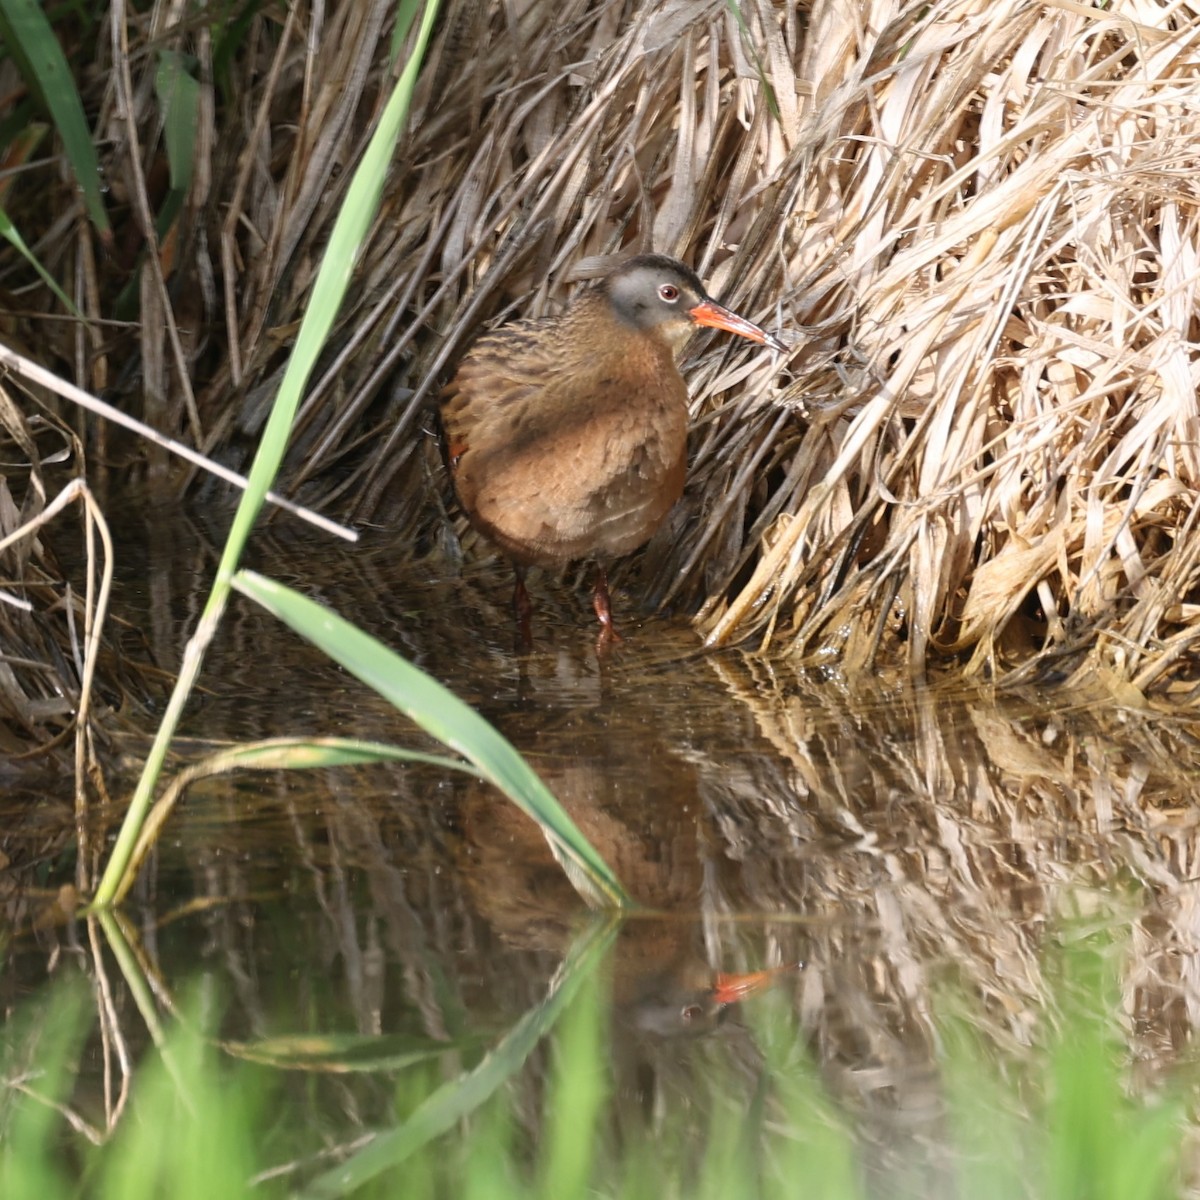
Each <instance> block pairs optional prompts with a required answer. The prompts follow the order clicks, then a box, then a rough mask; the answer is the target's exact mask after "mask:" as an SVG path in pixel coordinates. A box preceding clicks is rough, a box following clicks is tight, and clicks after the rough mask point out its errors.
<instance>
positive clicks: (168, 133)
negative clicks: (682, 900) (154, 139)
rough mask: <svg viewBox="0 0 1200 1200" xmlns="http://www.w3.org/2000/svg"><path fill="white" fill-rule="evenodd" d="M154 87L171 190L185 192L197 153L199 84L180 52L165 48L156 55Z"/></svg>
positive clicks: (190, 180) (187, 189) (190, 178)
mask: <svg viewBox="0 0 1200 1200" xmlns="http://www.w3.org/2000/svg"><path fill="white" fill-rule="evenodd" d="M154 90H155V92H156V93H157V95H158V103H159V105H160V106H161V108H162V118H163V142H164V143H165V145H166V148H167V165H168V167H169V169H170V172H171V190H172V191H173V192H180V193H183V194H185V195H186V194H187V192H188V191H189V190H190V188H191V186H192V174H193V168H194V164H195V157H196V125H197V122H198V121H199V113H200V84H199V82H198V81H197V80H196V79H195V77H194V76H192V75H191V74H190V73H189V72H188V70H187V68H186V66H185V64H184V58H183V55H182V54H180V53H179V52H178V51H175V50H164V51H162V52H161V53H160V54H159V56H158V70H157V71H156V72H155V73H154Z"/></svg>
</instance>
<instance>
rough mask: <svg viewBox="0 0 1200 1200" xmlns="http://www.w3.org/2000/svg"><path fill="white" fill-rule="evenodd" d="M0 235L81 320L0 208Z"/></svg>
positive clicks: (51, 276) (81, 315) (79, 313)
mask: <svg viewBox="0 0 1200 1200" xmlns="http://www.w3.org/2000/svg"><path fill="white" fill-rule="evenodd" d="M0 237H3V238H5V239H7V240H8V241H9V242H11V243H12V245H13V246H15V247H16V249H17V251H18V252H19V253H20V255H21V257H22V258H24V259H25V261H26V262H27V263H28V264H29V265H30V266H31V267H32V268H33V269H34V270H35V271H36V272H37V273H38V274H39V275H40V276H41V277H42V282H43V283H44V284H45V285H46V286H47V287H48V288H49V289H50V290H51V291H52V292H53V293H54V294H55V295H56V296H57V297H58V298H59V300H60V301H61V303H62V306H63V307H64V308H65V309H66V310H67V312H69V313H70V314H71V316H73V317H78V318H79V320H81V321H82V320H83V319H84V318H83V314H82V313H81V312H80V311H79V309H77V308H76V307H75V305H74V304H72V303H71V298H70V297H69V296H68V295H67V293H66V292H64V291H63V290H62V288H60V287H59V286H58V281H57V280H56V279H55V278H54V276H53V275H51V274H50V272H49V271H47V270H46V268H45V267H43V266H42V264H41V263H40V262H38V260H37V257H36V256H35V255H34V253H33V251H32V250H30V249H29V247H28V246H27V245H26V244H25V239H24V238H23V237H22V236H21V233H20V230H18V229H17V227H16V226H15V225H14V224H13V223H12V221H10V220H9V219H8V213H6V212H5V211H4V210H3V209H2V208H0Z"/></svg>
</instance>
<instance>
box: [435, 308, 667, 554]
mask: <svg viewBox="0 0 1200 1200" xmlns="http://www.w3.org/2000/svg"><path fill="white" fill-rule="evenodd" d="M568 317H569V314H568ZM614 324H615V323H613V322H607V323H606V322H604V321H603V320H602V319H601V320H599V321H597V320H596V319H595V318H594V317H593V318H592V319H591V320H590V322H589V323H587V324H584V322H583V321H581V320H578V319H577V320H576V321H574V322H572V321H571V320H569V319H568V318H559V319H557V320H555V321H546V322H541V323H536V322H519V323H517V324H515V325H513V326H509V327H507V328H505V329H501V330H500V331H498V332H496V333H492V334H488V335H486V336H485V337H484V338H482V339H481V340H480V341H479V342H478V343H477V344H476V345H475V347H474V348H473V349H472V350H471V351H470V352H469V353H468V355H467V356H466V358H465V359H464V360H463V362H462V364H461V366H460V367H459V369H458V371H457V373H456V374H455V376H454V379H453V380H452V381H451V383H450V384H449V385H448V386H447V388H446V389H445V392H444V393H443V397H442V425H443V429H444V432H445V436H446V446H447V454H448V458H449V461H450V469H451V475H452V477H453V479H454V485H455V490H456V491H457V493H458V497H459V500H460V502H461V504H462V506H463V508H464V509H465V510H466V512H467V515H468V516H469V517H470V518H471V520H472V522H473V523H474V524H475V525H476V526H477V527H478V528H479V529H480V530H482V532H483V533H485V534H486V535H487V536H488V537H489V538H491V539H492V540H493V541H494V542H495V543H496V544H497V545H498V546H500V547H501V549H503V550H505V551H506V552H507V553H508V554H510V555H511V556H512V557H514V558H515V559H517V560H518V561H521V562H530V563H554V562H560V561H566V560H569V559H574V558H592V557H595V558H608V557H610V556H615V555H620V554H625V553H628V552H629V551H630V550H633V549H636V548H637V547H638V546H640V545H642V544H643V543H644V542H645V541H647V540H648V539H649V537H650V536H651V534H653V532H654V530H655V529H656V528H657V527H658V526H659V524H661V522H662V520H663V518H664V517H665V516H666V514H667V512H668V511H669V510H670V508H671V506H672V505H673V504H674V503H675V501H676V500H678V499H679V496H680V495H681V493H682V491H683V482H684V475H685V472H686V465H687V464H686V459H687V390H686V388H685V387H684V383H683V380H682V378H681V377H680V375H679V372H678V370H677V369H676V367H675V363H674V359H673V357H672V355H671V352H670V349H669V348H668V347H667V346H665V345H664V344H662V343H661V342H660V341H658V340H657V339H655V338H653V337H651V336H648V335H646V334H643V333H640V332H637V331H634V330H629V329H625V328H624V327H620V326H618V327H616V328H613V327H612V326H613V325H614ZM597 325H599V326H600V327H599V328H597Z"/></svg>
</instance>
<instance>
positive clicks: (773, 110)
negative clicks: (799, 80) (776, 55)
mask: <svg viewBox="0 0 1200 1200" xmlns="http://www.w3.org/2000/svg"><path fill="white" fill-rule="evenodd" d="M725 4H726V6H727V7H728V9H729V11H730V12H731V13H732V14H733V19H734V20H735V21H736V22H737V27H738V31H739V32H740V33H741V35H742V45H743V46H745V48H746V52H747V53H748V54H749V55H750V57H751V58H752V59H753V60H754V69H755V70H756V71H757V72H758V82H759V83H761V84H762V89H763V96H764V97H765V99H766V101H767V111H768V112H769V113H770V114H771V116H773V117H774V118H775V120H776V121H778V120H781V114H780V112H779V101H778V99H777V98H776V96H775V89H774V88H773V87H772V86H771V81H770V79H768V78H767V69H766V67H764V66H763V61H762V57H761V56H760V55H759V53H758V49H757V47H756V46H755V45H754V39H753V38H751V36H750V26H749V25H747V24H746V17H745V14H744V13H743V12H742V6H741V5H740V4H738V2H737V0H725Z"/></svg>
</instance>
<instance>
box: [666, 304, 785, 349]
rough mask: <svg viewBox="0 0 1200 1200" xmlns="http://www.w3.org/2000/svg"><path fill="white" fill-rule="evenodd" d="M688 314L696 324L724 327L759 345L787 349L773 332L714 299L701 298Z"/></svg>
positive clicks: (717, 327) (714, 327)
mask: <svg viewBox="0 0 1200 1200" xmlns="http://www.w3.org/2000/svg"><path fill="white" fill-rule="evenodd" d="M688 316H690V317H691V318H692V320H693V321H695V322H696V324H697V325H706V326H709V327H710V328H712V329H724V330H726V331H727V332H728V333H736V334H737V335H738V336H739V337H744V338H749V339H750V341H752V342H758V344H759V345H760V346H770V348H771V349H772V350H786V349H787V347H786V346H785V345H784V344H783V343H782V342H781V341H780V340H779V339H778V338H777V337H776V336H775V335H774V334H773V333H768V332H767V331H766V330H765V329H760V328H759V326H757V325H755V324H754V322H753V321H747V320H746V318H745V317H739V316H738V315H737V313H735V312H733V311H731V310H730V309H728V308H726V307H725V306H724V305H723V304H718V303H717V302H716V301H715V300H701V301H700V303H699V304H697V305H696V307H695V308H693V309H690V310H689V312H688Z"/></svg>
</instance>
